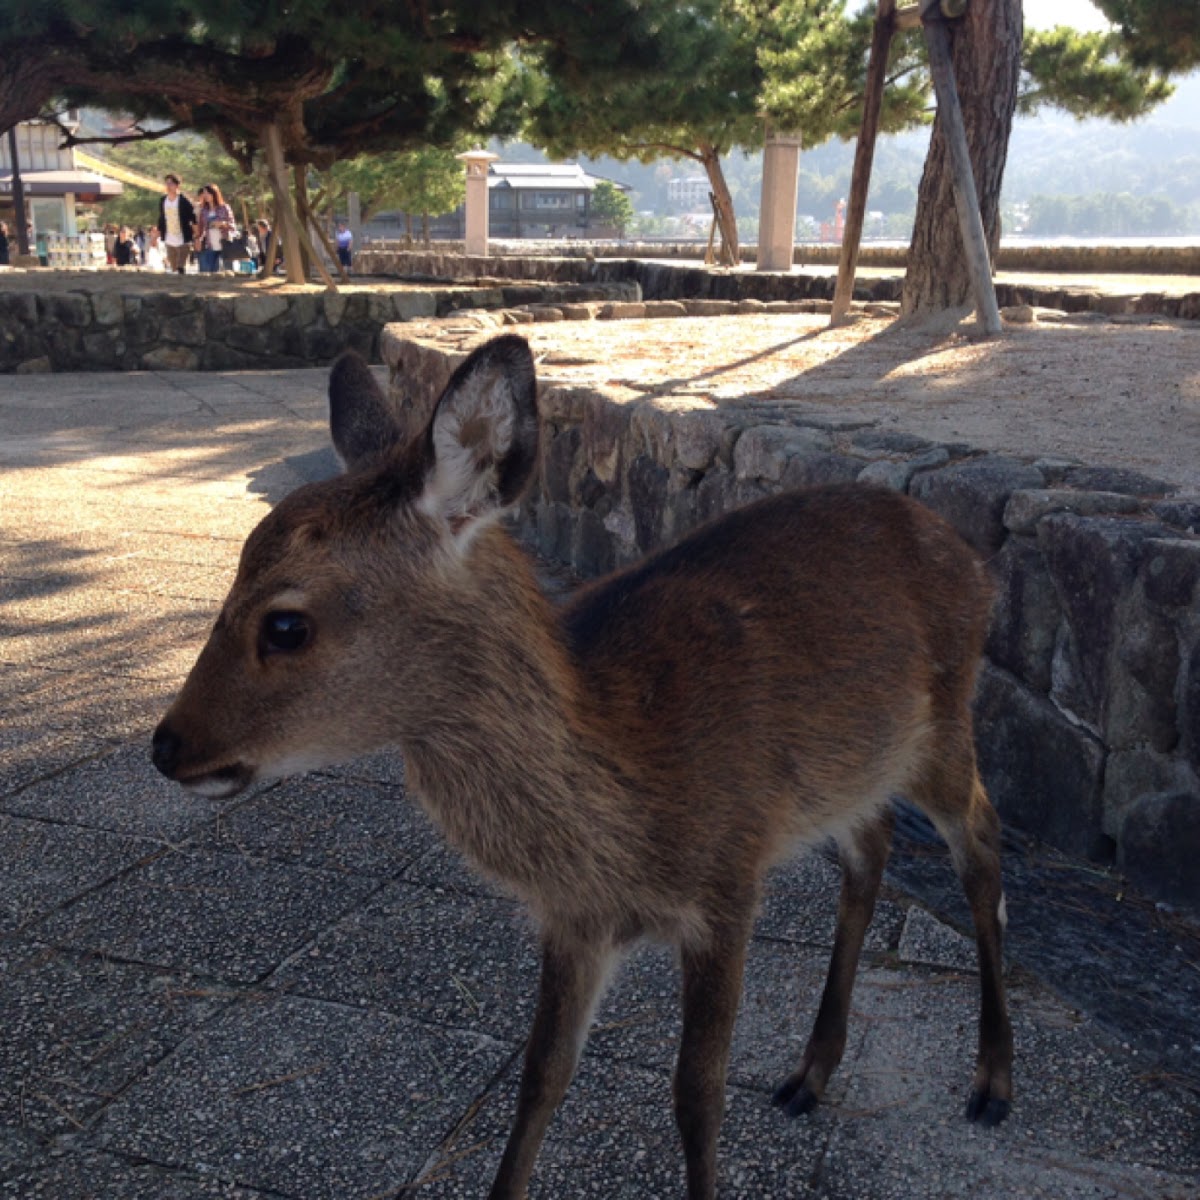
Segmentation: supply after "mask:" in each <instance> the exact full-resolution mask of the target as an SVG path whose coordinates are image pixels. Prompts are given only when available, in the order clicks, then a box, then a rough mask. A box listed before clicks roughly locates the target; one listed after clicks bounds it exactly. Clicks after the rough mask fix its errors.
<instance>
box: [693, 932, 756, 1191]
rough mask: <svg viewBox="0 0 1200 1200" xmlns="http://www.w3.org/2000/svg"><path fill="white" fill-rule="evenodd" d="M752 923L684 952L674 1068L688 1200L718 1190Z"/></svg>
mask: <svg viewBox="0 0 1200 1200" xmlns="http://www.w3.org/2000/svg"><path fill="white" fill-rule="evenodd" d="M749 932H750V930H749V922H747V923H746V925H745V927H741V926H738V927H736V928H733V929H730V930H728V931H725V932H723V933H722V934H721V935H720V936H719V937H717V938H716V939H714V941H713V942H712V943H711V944H710V945H708V946H706V947H704V948H703V949H700V950H689V949H685V950H684V952H683V956H682V957H683V1037H682V1040H681V1042H680V1046H679V1063H678V1066H677V1067H676V1070H675V1119H676V1121H677V1123H678V1125H679V1133H680V1136H681V1138H682V1139H683V1153H684V1158H685V1160H686V1162H687V1184H688V1200H714V1197H715V1196H716V1194H717V1135H718V1133H719V1132H720V1129H721V1119H722V1117H723V1116H724V1114H725V1076H726V1072H727V1070H728V1067H729V1046H730V1042H731V1040H732V1037H733V1024H734V1020H735V1019H736V1017H737V1010H738V1002H739V1001H740V999H741V995H742V972H743V969H744V967H745V962H746V941H747V938H748V937H749Z"/></svg>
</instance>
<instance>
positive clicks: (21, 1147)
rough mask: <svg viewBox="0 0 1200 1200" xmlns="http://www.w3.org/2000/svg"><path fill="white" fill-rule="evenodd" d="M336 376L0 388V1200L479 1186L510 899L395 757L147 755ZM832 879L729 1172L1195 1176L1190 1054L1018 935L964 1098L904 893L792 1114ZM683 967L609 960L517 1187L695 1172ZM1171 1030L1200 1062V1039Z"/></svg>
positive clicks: (771, 1030) (916, 912) (731, 1138)
mask: <svg viewBox="0 0 1200 1200" xmlns="http://www.w3.org/2000/svg"><path fill="white" fill-rule="evenodd" d="M323 383H324V373H323V372H293V373H288V374H286V375H285V374H271V373H263V374H255V375H236V374H230V375H208V376H199V375H173V376H169V377H167V376H156V375H149V374H131V375H122V376H95V375H93V376H87V377H80V376H58V377H40V378H30V379H19V380H18V379H14V380H8V381H5V383H4V384H3V386H2V387H0V468H2V471H0V997H2V1000H0V1005H2V1007H0V1011H2V1013H3V1020H2V1021H0V1196H4V1197H10V1196H11V1197H20V1198H21V1200H26V1198H29V1197H46V1198H47V1200H83V1198H84V1197H89V1198H90V1197H95V1198H98V1200H100V1198H102V1200H117V1198H119V1200H159V1198H164V1197H166V1198H170V1200H211V1198H214V1197H237V1198H239V1200H250V1198H252V1197H273V1198H276V1200H278V1198H289V1200H324V1198H329V1200H335V1198H336V1200H358V1198H362V1200H367V1198H375V1200H382V1198H383V1197H393V1196H398V1195H401V1194H411V1195H417V1196H421V1197H457V1196H480V1195H483V1194H485V1192H486V1189H487V1181H488V1178H489V1175H490V1172H491V1171H492V1169H493V1168H494V1165H495V1162H496V1160H497V1158H498V1155H499V1153H500V1148H501V1139H502V1136H503V1132H504V1130H505V1128H506V1126H507V1122H508V1119H509V1113H510V1111H511V1105H512V1099H513V1089H514V1085H515V1079H516V1069H517V1063H518V1058H519V1052H520V1044H521V1039H522V1036H523V1031H524V1029H525V1027H526V1024H527V1022H528V1020H529V1016H530V1003H531V996H532V988H533V982H534V975H535V955H534V952H533V940H532V937H531V934H530V931H529V929H528V927H527V925H526V923H525V921H524V919H523V918H522V916H521V915H520V913H519V912H517V911H516V910H515V909H514V907H513V906H512V905H511V904H510V903H509V902H508V901H507V900H505V899H503V898H501V897H498V896H496V895H494V894H492V893H490V892H489V891H488V890H487V889H486V888H484V887H482V886H480V885H479V884H478V883H477V882H475V881H474V880H473V879H472V878H471V876H470V875H468V874H467V873H466V872H465V871H464V869H463V868H462V866H461V865H460V864H459V863H458V862H457V861H456V860H455V858H454V856H453V855H452V854H451V853H450V852H448V851H447V850H445V849H444V848H443V846H442V845H441V843H440V842H439V840H438V839H437V837H436V836H435V835H434V834H433V832H432V831H431V830H430V829H429V828H428V827H427V825H426V823H425V821H424V819H423V818H422V817H421V815H420V813H419V811H418V810H417V809H416V808H415V806H414V805H413V804H412V803H411V802H410V801H409V800H407V799H406V798H405V796H404V792H403V787H404V779H403V766H402V764H401V763H400V762H398V761H396V760H394V759H389V758H385V757H380V758H375V759H372V760H368V761H364V762H360V763H356V764H353V765H352V766H350V767H347V768H345V769H343V770H339V771H333V772H327V773H323V774H321V775H319V776H316V777H311V778H307V779H302V780H296V781H292V782H288V783H284V784H279V785H276V786H272V787H267V788H260V789H258V790H257V791H255V792H253V793H252V794H250V795H248V796H244V797H240V798H238V799H236V800H235V801H232V802H218V801H209V800H204V799H201V798H197V797H191V796H188V795H187V794H185V793H183V792H182V791H180V790H179V789H177V788H174V787H172V786H169V785H167V784H166V783H165V782H164V781H162V780H161V779H159V778H158V777H157V776H156V775H155V773H154V772H153V771H152V770H151V768H150V767H149V764H148V762H147V756H146V751H147V738H148V732H149V730H150V728H151V727H152V725H153V723H154V721H155V720H156V719H157V717H158V715H159V714H160V713H161V712H162V710H163V708H164V706H165V704H166V702H167V701H168V699H169V697H170V695H171V693H172V690H173V689H174V688H175V687H176V686H177V684H178V683H179V681H180V680H181V678H182V676H183V674H184V673H185V671H186V670H187V668H188V666H189V665H190V662H191V661H192V659H193V657H194V655H195V653H196V650H197V648H198V646H199V644H200V642H201V641H202V639H203V637H204V636H205V633H206V630H207V628H208V625H209V624H210V622H211V620H212V617H213V614H214V612H215V609H216V606H217V604H218V603H219V601H220V599H221V597H222V595H223V593H224V591H225V588H226V586H227V583H228V581H229V579H230V577H231V574H232V571H233V568H234V565H235V562H236V557H237V553H238V549H239V546H240V543H241V540H242V538H243V537H244V535H245V533H246V532H247V531H248V529H249V528H250V527H251V526H252V525H253V524H254V523H255V522H256V521H257V520H258V518H259V517H260V516H261V515H262V513H263V512H264V511H265V508H266V506H267V504H269V503H271V502H274V501H275V500H277V499H278V498H279V497H280V496H281V495H283V494H284V493H285V492H286V491H287V490H288V489H290V488H291V487H293V486H295V485H296V484H297V483H299V482H300V481H302V480H303V479H306V478H312V477H316V476H319V475H321V474H323V473H324V472H326V471H327V470H328V469H329V468H330V465H331V464H330V458H329V455H328V452H327V451H326V450H324V448H323V446H324V435H323V431H322V422H323ZM1063 869H1064V870H1070V871H1073V872H1075V873H1076V875H1077V876H1078V877H1080V878H1085V876H1084V875H1083V873H1082V872H1081V871H1080V870H1079V868H1076V867H1074V866H1073V865H1071V864H1067V865H1066V866H1065V867H1064V868H1063ZM900 874H901V875H902V874H903V871H901V872H900ZM835 895H836V879H835V875H834V872H833V871H832V869H831V868H830V867H829V866H828V864H827V863H826V862H825V861H824V860H823V859H821V858H820V857H813V858H810V859H808V860H805V861H803V862H802V863H800V864H799V865H797V866H795V867H793V868H790V869H788V870H786V871H784V872H782V873H781V874H780V875H779V876H778V878H777V879H776V880H775V881H774V885H773V888H772V891H771V896H770V900H769V902H768V904H767V906H766V909H765V911H764V914H763V917H762V920H761V922H760V925H759V927H758V931H757V936H756V938H755V940H754V943H753V947H752V952H751V955H750V964H749V969H748V974H747V981H746V992H745V999H744V1004H743V1010H742V1016H741V1019H740V1022H739V1026H738V1031H737V1037H736V1045H735V1048H734V1062H733V1074H732V1078H731V1083H730V1089H729V1115H728V1119H727V1122H726V1127H725V1130H724V1134H723V1141H722V1162H723V1171H724V1176H723V1180H724V1182H723V1194H724V1195H725V1196H730V1197H732V1196H744V1197H783V1196H788V1197H793V1196H795V1197H807V1196H819V1197H829V1198H834V1197H867V1196H870V1197H889V1196H891V1197H904V1198H910V1197H912V1198H920V1197H931V1198H932V1197H957V1196H964V1195H968V1194H973V1193H976V1192H979V1193H980V1194H987V1195H989V1196H993V1197H1013V1198H1016V1197H1047V1198H1050V1197H1053V1198H1054V1200H1060V1198H1064V1197H1081V1198H1082V1197H1139V1198H1144V1197H1157V1198H1160V1200H1167V1198H1173V1200H1183V1198H1184V1197H1185V1196H1186V1197H1190V1196H1194V1195H1195V1194H1196V1181H1197V1176H1198V1173H1200V1105H1198V1103H1197V1099H1196V1095H1195V1093H1194V1092H1193V1091H1190V1090H1188V1088H1187V1087H1185V1086H1184V1084H1185V1082H1186V1079H1184V1078H1181V1077H1175V1078H1172V1077H1170V1076H1169V1075H1164V1073H1163V1071H1162V1068H1161V1063H1160V1062H1159V1060H1157V1059H1154V1058H1148V1057H1147V1053H1146V1051H1145V1049H1144V1048H1143V1046H1144V1039H1143V1038H1142V1037H1140V1036H1139V1035H1140V1033H1144V1032H1146V1031H1144V1030H1139V1029H1138V1027H1137V1020H1136V1016H1135V1017H1133V1018H1129V1021H1130V1022H1131V1023H1128V1024H1126V1026H1125V1027H1124V1028H1121V1029H1117V1030H1115V1031H1114V1030H1112V1029H1110V1028H1105V1027H1102V1026H1101V1024H1100V1023H1099V1021H1098V1020H1097V1019H1096V1017H1095V1016H1094V1015H1093V1014H1092V1012H1091V1011H1090V1010H1089V1009H1088V1008H1087V1007H1080V1006H1078V1005H1074V1004H1070V1003H1067V1002H1066V1001H1064V1000H1063V999H1062V998H1061V996H1060V995H1059V994H1058V993H1057V992H1056V991H1055V990H1053V989H1052V988H1050V987H1049V986H1047V984H1046V983H1045V982H1044V980H1043V979H1042V978H1041V977H1040V976H1039V974H1038V973H1035V972H1033V971H1031V970H1029V969H1027V968H1025V967H1023V966H1022V965H1021V963H1020V962H1017V963H1015V964H1014V966H1013V969H1012V973H1011V988H1012V992H1011V994H1012V1007H1013V1015H1014V1022H1015V1026H1016V1037H1017V1048H1018V1049H1017V1088H1018V1100H1017V1104H1016V1107H1015V1109H1014V1112H1013V1115H1012V1117H1011V1119H1010V1121H1009V1122H1008V1123H1007V1124H1006V1125H1005V1126H1003V1127H1002V1128H1001V1129H999V1130H996V1131H984V1130H978V1129H974V1128H972V1127H970V1126H969V1125H967V1123H966V1122H965V1121H964V1120H963V1119H962V1117H961V1108H962V1104H963V1099H964V1094H965V1089H966V1086H967V1083H968V1080H969V1076H970V1062H971V1056H972V1041H973V1024H974V1004H975V1001H974V991H975V981H974V979H973V962H972V957H971V954H970V952H969V948H968V947H967V946H966V945H965V943H964V940H963V939H962V938H961V937H960V936H959V934H958V933H957V932H956V931H955V930H954V929H953V928H951V927H950V926H949V925H947V924H945V923H943V922H942V921H940V920H938V919H937V918H936V917H934V916H933V915H931V914H930V913H928V912H927V911H926V910H924V909H923V908H922V907H920V906H919V905H914V904H913V903H912V901H911V899H910V897H909V896H908V895H906V894H905V893H904V892H902V891H899V890H895V889H894V890H893V891H892V892H891V893H890V895H889V897H888V898H887V900H886V901H885V902H883V903H882V904H881V907H880V911H879V913H878V914H877V916H876V920H875V923H874V925H873V927H872V931H871V934H870V939H869V953H868V956H867V961H866V962H865V963H864V968H863V972H862V975H861V977H860V984H859V988H858V990H857V993H856V999H855V1016H854V1022H853V1028H852V1033H851V1044H850V1046H849V1048H848V1051H847V1055H846V1061H845V1063H844V1064H843V1067H842V1069H841V1071H840V1073H839V1075H838V1076H837V1077H836V1081H835V1084H834V1086H833V1089H832V1094H831V1096H830V1102H829V1103H828V1104H827V1105H826V1106H825V1107H823V1108H822V1109H821V1111H820V1112H819V1113H818V1114H817V1115H816V1116H815V1117H814V1118H813V1119H810V1120H802V1121H799V1122H795V1123H787V1122H785V1121H784V1120H782V1119H781V1118H780V1117H779V1116H778V1115H777V1114H776V1113H775V1112H774V1111H773V1110H772V1109H771V1108H770V1107H769V1105H768V1102H767V1098H768V1092H769V1089H770V1087H771V1085H772V1083H773V1082H774V1081H775V1080H777V1079H778V1078H779V1077H780V1076H781V1075H782V1074H784V1073H785V1072H786V1071H787V1070H788V1069H789V1065H790V1064H791V1063H792V1062H793V1061H794V1059H795V1058H796V1056H797V1055H798V1054H799V1052H800V1049H801V1047H802V1044H803V1038H804V1035H805V1033H806V1026H807V1023H808V1022H809V1021H810V1020H811V1017H812V1014H813V1011H814V1008H815V1003H816V999H817V995H818V989H819V985H820V979H821V974H822V970H823V965H824V960H825V957H826V955H827V953H828V945H829V940H830V932H831V925H832V920H833V911H834V902H835ZM1019 902H1020V898H1019V896H1014V897H1012V898H1011V899H1010V904H1016V903H1019ZM1086 915H1087V914H1086V912H1085V914H1084V916H1086ZM1147 919H1148V920H1149V921H1151V922H1157V925H1156V929H1157V933H1158V934H1159V935H1165V936H1166V937H1167V939H1168V940H1167V942H1166V943H1165V950H1163V949H1160V948H1159V946H1158V944H1157V943H1156V944H1155V949H1154V950H1153V953H1155V954H1156V955H1157V954H1160V953H1168V954H1169V953H1174V952H1178V954H1179V959H1180V965H1179V968H1178V970H1179V972H1180V973H1184V972H1187V971H1189V970H1190V971H1195V972H1200V954H1196V953H1194V952H1193V950H1192V947H1193V945H1194V942H1193V941H1192V940H1190V939H1191V934H1190V933H1189V931H1188V930H1187V929H1186V928H1185V927H1184V926H1182V925H1174V924H1172V923H1170V922H1169V921H1167V920H1166V919H1165V918H1163V917H1162V915H1161V914H1158V915H1157V916H1156V915H1155V914H1153V911H1152V910H1151V913H1150V916H1149V917H1148V918H1147ZM1172 931H1174V932H1175V933H1176V934H1177V936H1176V937H1175V938H1174V940H1171V938H1172ZM1101 932H1102V931H1101ZM1095 944H1096V945H1097V947H1098V950H1097V953H1098V954H1099V955H1101V956H1103V953H1104V941H1103V937H1098V938H1097V939H1096V942H1095ZM1172 947H1174V950H1172ZM675 987H676V983H675V977H674V973H673V967H672V965H671V963H670V961H669V959H668V957H667V956H666V955H664V954H663V953H662V952H660V951H657V950H654V949H649V950H647V951H645V952H644V953H642V954H640V955H638V956H637V957H636V959H635V960H634V961H633V962H631V964H630V965H629V967H628V969H627V970H626V971H625V972H624V973H623V974H622V975H621V976H620V978H619V979H618V981H617V983H616V985H615V986H614V988H613V990H612V993H611V995H610V997H609V999H608V1001H607V1002H606V1004H605V1006H604V1008H603V1009H602V1011H601V1012H600V1014H599V1016H598V1018H597V1025H596V1029H595V1031H594V1035H593V1038H592V1041H591V1044H590V1047H589V1050H588V1052H587V1055H586V1058H585V1060H584V1063H583V1067H582V1070H581V1072H580V1076H579V1079H578V1081H577V1084H576V1086H575V1087H574V1088H573V1089H572V1091H571V1094H570V1096H569V1098H568V1100H567V1102H566V1104H565V1105H564V1107H563V1110H562V1112H561V1114H560V1115H559V1118H558V1119H557V1121H556V1122H555V1124H554V1126H553V1127H552V1130H551V1133H550V1137H549V1139H548V1142H547V1145H546V1147H545V1150H544V1153H543V1155H542V1158H541V1160H540V1163H539V1168H538V1173H537V1180H536V1183H535V1187H534V1191H533V1195H535V1196H542V1197H550V1196H555V1197H584V1196H604V1197H629V1198H630V1200H633V1198H638V1200H641V1198H644V1197H655V1196H668V1197H669V1196H680V1195H682V1190H681V1189H682V1184H681V1167H680V1163H681V1156H680V1154H679V1151H678V1148H677V1143H676V1138H675V1134H674V1131H673V1126H672V1122H671V1118H670V1115H669V1108H668V1097H669V1092H670V1084H669V1063H670V1059H671V1054H672V1046H673V1042H674V1038H675V1033H676V1023H675V1012H674V1009H675V1004H674V992H675ZM1176 1049H1177V1050H1179V1051H1180V1052H1181V1054H1182V1055H1183V1061H1185V1062H1188V1061H1190V1062H1191V1063H1192V1064H1195V1063H1196V1061H1197V1059H1200V1044H1197V1045H1192V1046H1186V1045H1183V1046H1177V1047H1176Z"/></svg>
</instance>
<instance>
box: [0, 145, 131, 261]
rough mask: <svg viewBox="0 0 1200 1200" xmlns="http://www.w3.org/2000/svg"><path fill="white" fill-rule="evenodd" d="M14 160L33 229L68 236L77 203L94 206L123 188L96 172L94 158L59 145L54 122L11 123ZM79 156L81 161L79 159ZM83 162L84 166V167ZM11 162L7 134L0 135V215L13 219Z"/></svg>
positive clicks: (74, 227) (71, 233)
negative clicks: (12, 127) (18, 171)
mask: <svg viewBox="0 0 1200 1200" xmlns="http://www.w3.org/2000/svg"><path fill="white" fill-rule="evenodd" d="M16 131H17V164H18V166H19V167H20V170H21V181H22V183H23V184H24V186H25V206H26V212H27V214H28V216H29V220H30V221H31V222H32V223H33V228H34V232H35V234H36V233H45V234H59V235H61V236H65V237H74V236H75V235H76V234H77V233H78V232H79V228H78V225H77V222H76V211H75V209H76V205H77V204H95V203H96V202H97V201H100V200H107V199H110V198H111V197H113V196H119V195H120V194H121V193H122V192H123V191H124V190H125V189H124V187H123V186H122V184H121V183H120V182H119V181H117V180H116V179H112V178H109V177H108V176H105V175H101V174H99V172H97V171H96V170H95V169H94V167H93V168H92V169H87V168H89V167H91V164H93V163H95V161H96V160H94V159H90V158H88V156H86V155H82V154H81V155H78V156H77V155H76V152H75V151H74V150H64V149H62V148H61V147H60V146H59V142H60V141H61V139H62V134H61V133H60V132H59V130H58V128H57V127H56V126H54V125H49V124H46V123H44V122H42V121H26V122H23V123H22V124H20V125H18V126H17V127H16ZM81 160H83V161H81ZM85 164H86V165H85ZM12 186H13V185H12V162H11V161H10V159H9V151H8V136H7V134H5V135H4V136H3V137H0V216H3V218H4V219H5V220H6V221H8V222H9V223H10V226H11V224H12V222H13V220H14V212H13V194H12Z"/></svg>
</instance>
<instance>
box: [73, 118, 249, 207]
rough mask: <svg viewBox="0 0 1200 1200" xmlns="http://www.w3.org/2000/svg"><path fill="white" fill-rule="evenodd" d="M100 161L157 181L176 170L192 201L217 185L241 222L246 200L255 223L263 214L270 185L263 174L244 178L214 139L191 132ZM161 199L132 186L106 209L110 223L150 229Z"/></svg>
mask: <svg viewBox="0 0 1200 1200" xmlns="http://www.w3.org/2000/svg"><path fill="white" fill-rule="evenodd" d="M89 149H92V148H91V147H89ZM100 157H103V158H104V159H106V160H107V161H109V162H112V163H115V164H116V165H118V166H122V167H125V168H127V169H128V170H130V171H136V172H137V173H138V174H140V175H145V176H147V177H149V178H150V179H154V180H156V181H157V180H161V179H162V178H163V176H164V175H166V174H167V173H168V172H171V173H172V174H175V175H177V176H178V177H179V179H180V183H181V186H182V189H183V191H184V192H185V193H186V194H187V195H189V196H192V197H194V196H195V195H196V192H197V191H198V190H199V189H200V188H201V187H203V186H204V185H205V184H209V183H215V184H217V186H218V187H220V189H221V193H222V195H224V197H225V199H226V200H228V201H229V203H230V204H232V205H233V206H234V211H235V213H236V215H237V217H238V220H239V221H240V220H241V204H240V203H239V202H240V200H242V199H245V200H246V201H247V204H248V206H249V212H250V215H251V219H253V217H255V216H257V215H258V213H259V212H260V211H263V209H262V196H263V194H264V193H265V192H266V191H267V187H266V184H265V182H264V181H263V180H261V179H260V178H259V177H257V176H251V177H247V176H246V175H244V174H243V173H242V171H241V169H240V168H239V167H238V164H237V163H236V162H234V160H233V159H232V158H230V157H229V155H228V154H226V153H225V151H224V150H223V149H222V148H221V146H220V144H219V143H218V142H217V141H216V139H215V138H213V137H211V136H207V135H203V134H194V133H190V134H177V135H175V136H173V137H170V138H163V139H161V140H154V141H140V142H128V143H126V144H124V145H120V146H112V147H109V148H107V149H106V150H104V151H102V153H101V154H100ZM159 196H160V193H159V192H153V191H148V190H146V189H144V188H140V187H137V186H136V185H135V184H130V183H126V184H125V191H124V193H123V194H122V195H121V196H119V197H117V198H116V199H114V200H110V201H108V202H107V203H106V204H105V205H104V209H103V219H104V223H105V224H113V225H129V226H131V227H136V226H138V225H150V224H152V223H153V222H155V221H157V220H158V202H159Z"/></svg>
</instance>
